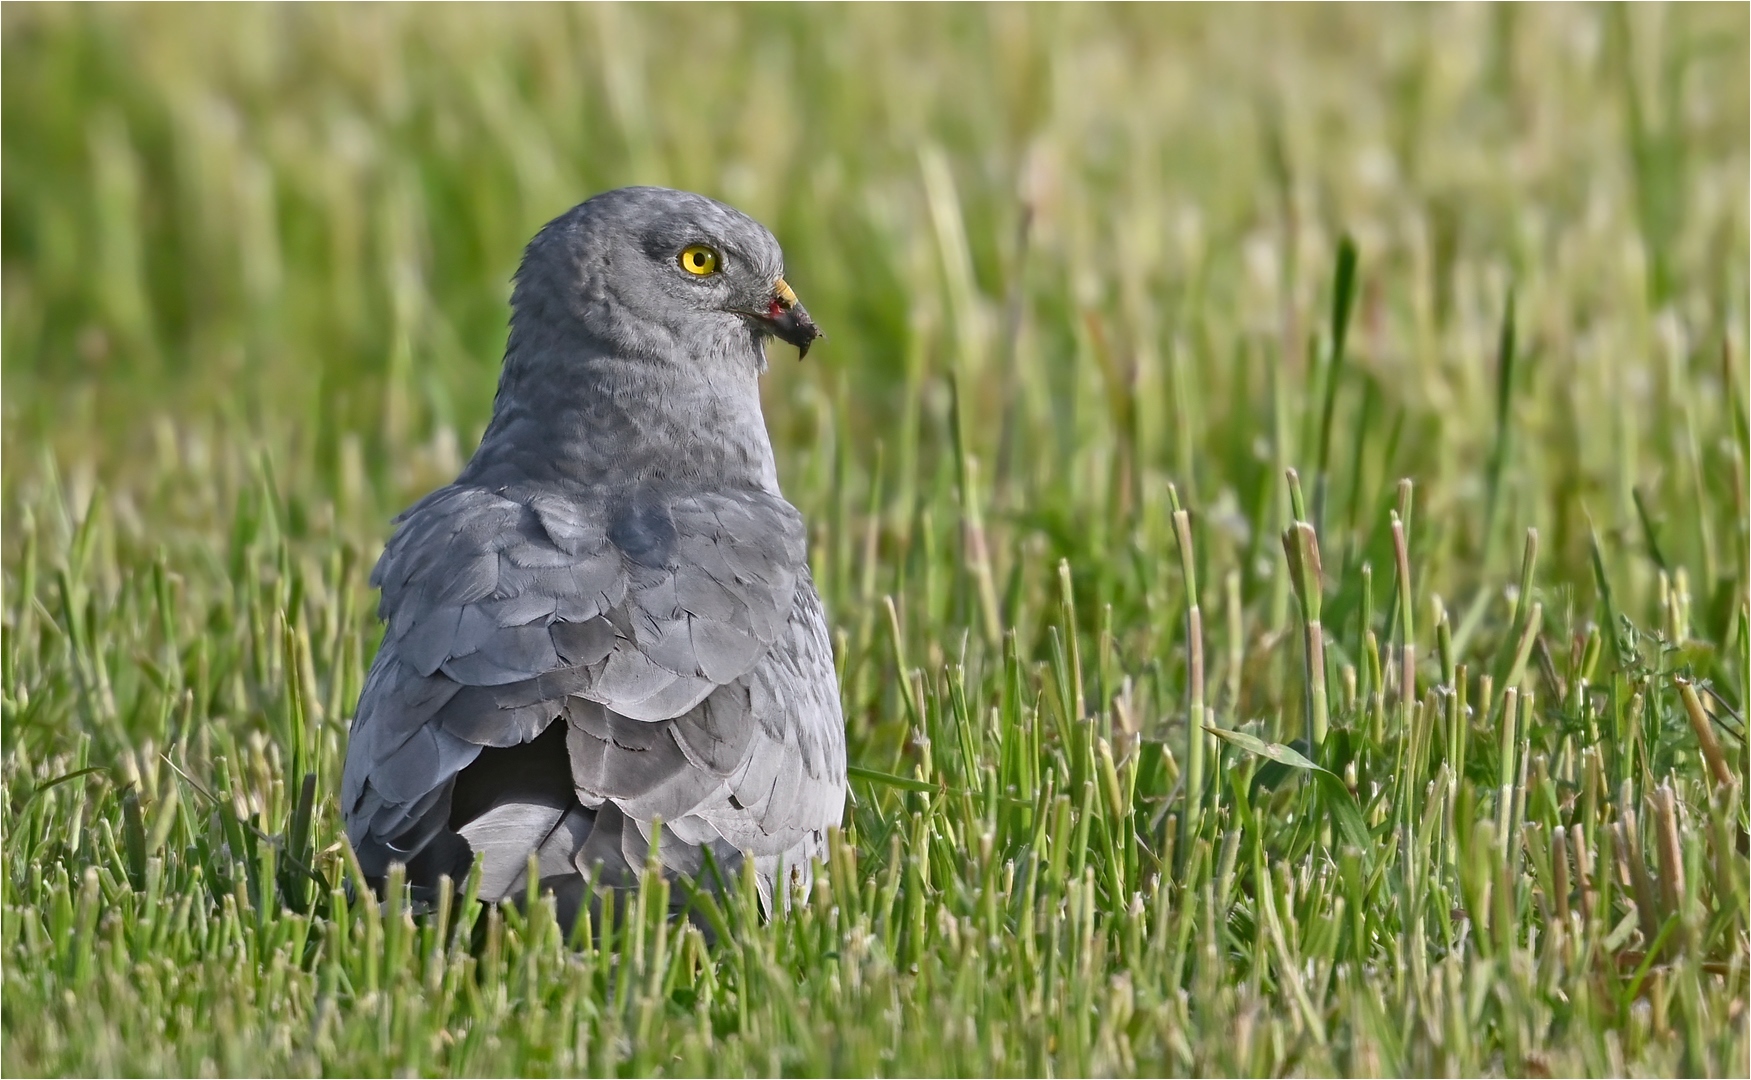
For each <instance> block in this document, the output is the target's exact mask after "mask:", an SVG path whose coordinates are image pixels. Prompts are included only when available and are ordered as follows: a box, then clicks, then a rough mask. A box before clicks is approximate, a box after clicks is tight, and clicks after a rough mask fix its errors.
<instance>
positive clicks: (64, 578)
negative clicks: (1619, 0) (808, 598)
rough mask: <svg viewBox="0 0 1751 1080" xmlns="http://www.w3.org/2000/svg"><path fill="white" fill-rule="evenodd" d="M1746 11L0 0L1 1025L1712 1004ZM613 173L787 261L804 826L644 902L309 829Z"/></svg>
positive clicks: (1047, 1051)
mask: <svg viewBox="0 0 1751 1080" xmlns="http://www.w3.org/2000/svg"><path fill="white" fill-rule="evenodd" d="M1747 38H1748V35H1747V27H1746V15H1745V11H1744V9H1743V8H1742V7H1741V8H1700V9H1699V8H1691V7H1683V8H1673V9H1670V10H1667V9H1643V8H1632V9H1618V8H1613V9H1595V8H1529V9H1520V8H1515V9H1509V8H1464V9H1461V8H1433V9H1391V10H1373V9H1370V10H1367V11H1362V10H1335V9H1311V10H1306V9H1296V10H1276V9H1270V10H1245V11H1232V10H1229V9H1220V10H1200V11H1188V10H1175V9H1106V8H1032V9H1018V8H1009V7H1001V6H999V7H991V8H979V9H970V8H940V9H936V8H933V9H916V8H907V9H897V8H882V7H873V6H872V7H858V8H849V9H838V8H809V7H799V8H782V9H757V10H741V9H723V8H713V9H694V8H682V9H672V8H652V9H642V8H632V9H622V8H617V7H588V8H582V9H567V10H558V9H543V8H531V9H520V10H510V9H504V8H493V9H490V11H489V10H487V9H480V8H467V7H461V8H436V7H415V8H389V7H383V8H370V9H365V8H327V9H311V8H298V9H289V8H287V9H282V8H222V9H199V10H196V9H191V8H174V7H173V8H31V9H29V10H25V9H21V8H16V7H9V8H8V9H7V11H6V13H5V18H4V61H5V62H4V69H3V75H0V79H3V80H4V95H3V101H4V104H3V106H0V108H3V110H4V173H5V185H4V195H3V221H0V236H3V249H4V315H5V318H4V363H5V368H4V371H5V397H4V416H5V429H4V452H5V455H6V460H5V468H4V473H3V487H4V493H3V494H4V499H3V506H4V514H5V528H4V540H3V544H0V550H3V555H4V592H5V598H4V633H3V636H0V641H3V648H0V705H3V708H4V716H3V727H0V751H3V759H0V778H3V781H4V787H5V801H4V810H3V811H0V813H3V817H0V827H3V830H4V849H3V850H4V863H5V866H4V874H3V875H0V889H3V895H0V900H3V904H4V908H3V916H4V917H3V919H0V957H3V960H0V963H3V966H4V998H3V1003H0V1018H3V1034H4V1047H3V1056H0V1064H3V1067H4V1069H5V1071H6V1072H7V1073H9V1074H13V1075H26V1074H36V1075H49V1074H63V1075H64V1074H146V1073H171V1074H190V1075H193V1074H228V1075H242V1074H269V1073H271V1074H312V1073H317V1072H323V1073H330V1074H349V1073H350V1074H377V1073H389V1072H395V1073H405V1074H446V1075H447V1074H527V1075H546V1074H577V1073H586V1072H587V1073H593V1074H619V1075H629V1076H630V1075H645V1074H651V1073H696V1074H720V1075H721V1074H742V1073H779V1072H783V1073H828V1074H845V1075H850V1074H872V1073H884V1074H908V1073H924V1074H943V1075H949V1074H953V1075H1008V1074H1032V1075H1046V1074H1048V1073H1049V1074H1055V1075H1071V1074H1092V1073H1174V1074H1186V1073H1200V1074H1209V1073H1273V1074H1274V1073H1291V1072H1292V1073H1308V1074H1323V1073H1346V1074H1359V1075H1368V1074H1433V1073H1443V1074H1447V1073H1465V1074H1470V1073H1512V1074H1530V1075H1540V1074H1582V1073H1585V1074H1611V1075H1627V1074H1632V1073H1633V1074H1642V1073H1648V1074H1672V1073H1683V1074H1688V1075H1704V1074H1708V1075H1720V1074H1733V1073H1738V1074H1741V1075H1742V1074H1744V1073H1745V1072H1746V1071H1747V1070H1748V1068H1751V1063H1748V1059H1747V1053H1748V1049H1747V1047H1748V1043H1747V1038H1746V1023H1747V1016H1746V996H1747V962H1748V955H1747V936H1746V935H1747V925H1746V922H1747V904H1748V896H1747V855H1746V841H1745V837H1746V827H1747V812H1746V800H1745V788H1744V784H1745V776H1746V773H1747V749H1746V745H1747V744H1746V738H1745V726H1744V716H1745V698H1744V695H1745V685H1746V672H1747V667H1748V664H1751V653H1748V649H1751V645H1748V634H1747V621H1748V612H1747V559H1748V555H1747V509H1746V487H1747V477H1746V472H1745V467H1746V458H1747V445H1748V441H1747V421H1746V374H1745V362H1744V347H1745V341H1746V303H1745V301H1746V287H1747V273H1746V259H1747V241H1746V227H1747V211H1746V197H1745V187H1744V176H1745V170H1746V161H1747V154H1746V135H1745V132H1746V127H1747V124H1746V106H1745V98H1744V95H1743V94H1742V93H1738V92H1737V91H1735V90H1732V89H1731V88H1733V87H1737V88H1739V89H1740V90H1742V89H1743V86H1744V85H1745V78H1746V49H1747ZM700 57H711V58H713V59H712V62H711V63H696V62H694V61H695V60H696V59H698V58H700ZM1722 87H1726V88H1728V89H1726V90H1722V89H1721V88H1722ZM634 181H660V182H665V183H670V184H673V185H676V186H682V187H691V188H696V189H699V190H705V191H709V192H712V193H714V194H718V195H721V196H724V197H726V198H729V199H731V200H732V201H735V202H736V203H738V204H739V205H741V206H743V207H744V208H745V209H747V210H748V211H750V212H751V213H753V214H755V215H756V216H757V217H760V218H762V219H763V220H765V221H766V222H768V223H769V224H770V225H772V226H773V228H774V229H775V231H776V232H777V234H778V235H779V236H780V238H781V239H782V240H783V242H784V243H785V245H786V248H787V251H788V254H789V262H790V264H791V265H790V274H791V276H792V280H794V281H795V282H796V284H797V285H798V287H799V289H800V290H801V291H802V293H803V295H804V296H805V298H806V299H807V301H808V303H809V305H810V310H811V311H816V312H818V313H819V317H820V320H821V322H822V325H824V326H827V327H829V328H830V332H831V333H832V335H833V337H832V340H831V342H830V343H829V345H828V346H827V347H824V348H822V349H819V350H817V351H816V354H815V355H813V356H811V358H810V360H809V361H808V362H807V363H806V364H803V365H796V364H794V363H791V362H790V361H789V360H788V357H787V356H786V355H783V354H782V352H775V354H774V365H773V370H772V372H771V373H770V374H769V375H768V377H767V379H766V386H765V392H766V395H767V407H768V417H769V422H770V424H771V426H772V428H773V434H774V441H775V444H776V447H777V449H778V452H779V455H780V460H781V470H780V471H781V474H782V476H783V477H784V481H785V490H786V492H787V494H788V495H789V497H790V498H791V499H792V500H793V501H794V502H796V503H797V504H798V505H799V506H800V507H801V508H802V509H803V511H804V513H805V515H806V516H807V518H808V519H809V521H810V522H811V523H812V524H813V526H814V530H815V531H814V536H813V547H812V558H813V562H814V567H815V577H816V580H817V581H818V582H819V584H820V587H821V591H822V593H823V595H824V597H825V598H826V601H827V605H828V609H829V611H830V612H831V615H832V617H833V619H834V634H835V643H836V647H837V656H838V661H839V665H840V678H841V683H842V687H843V692H844V699H845V703H846V710H847V716H848V721H849V726H850V737H851V761H852V764H853V782H852V802H851V805H850V807H849V808H848V811H847V814H846V818H845V827H844V830H843V831H842V832H841V833H840V834H838V835H837V836H836V837H835V839H834V842H833V845H832V850H831V853H830V856H829V858H828V859H827V860H826V862H825V865H824V866H823V867H822V872H821V873H820V874H819V875H818V876H817V878H816V884H815V886H814V888H813V890H812V892H810V893H809V894H807V895H804V896H799V897H797V898H796V902H795V905H794V908H793V910H792V911H791V912H790V914H789V915H788V916H786V917H783V918H779V919H775V920H772V921H769V922H762V921H761V919H760V918H759V916H758V911H757V905H756V902H755V901H754V899H753V891H752V888H751V885H750V884H749V883H748V882H735V883H732V887H731V888H729V889H728V890H727V891H726V892H725V893H724V894H722V895H721V896H720V897H718V898H717V900H716V901H705V902H706V903H708V904H709V906H710V909H711V913H712V914H711V917H712V919H713V920H714V921H715V922H716V923H717V924H718V925H719V927H720V929H721V931H722V934H721V942H720V943H719V944H717V945H716V946H712V947H708V946H707V945H706V943H705V941H704V939H703V938H702V937H701V935H700V934H699V932H698V931H697V930H695V929H693V928H692V927H690V926H686V925H680V924H675V923H671V922H669V921H667V920H666V919H665V918H664V917H663V914H662V913H663V912H664V911H666V908H667V903H666V896H665V891H666V890H667V889H668V888H670V887H671V886H668V885H666V884H665V883H663V882H662V881H661V880H660V879H658V878H657V877H655V876H654V875H652V876H650V877H649V878H648V879H647V880H646V882H645V884H644V887H643V888H642V890H641V891H640V892H639V894H638V896H637V898H636V901H635V903H634V904H633V905H632V907H631V910H630V912H629V914H628V916H627V918H626V919H625V920H624V921H622V922H620V923H619V924H617V925H609V926H601V927H588V928H586V927H580V928H579V931H578V933H577V934H575V935H574V938H575V940H573V941H570V942H567V941H564V940H562V939H561V935H560V932H559V930H558V928H557V926H556V924H555V921H554V918H553V912H552V908H551V904H550V903H549V902H547V901H543V900H541V899H540V898H532V902H531V903H530V904H529V905H528V906H527V910H526V911H519V910H518V909H516V908H514V907H506V908H503V909H500V908H491V909H489V908H485V907H483V906H481V905H479V904H476V903H474V902H473V900H472V899H471V894H469V893H466V892H465V894H464V896H463V897H462V898H460V899H458V900H457V902H455V903H453V904H446V905H443V906H441V907H440V908H439V909H438V910H437V911H435V912H432V913H430V914H428V915H423V916H421V917H419V918H417V919H416V918H414V917H413V916H412V915H410V914H409V913H408V912H407V911H406V910H404V909H403V908H401V907H399V906H397V905H395V904H390V905H387V906H383V907H380V906H378V905H375V904H370V903H364V902H359V901H356V900H353V901H349V891H348V890H347V888H346V883H347V882H348V880H349V879H356V877H357V869H356V866H355V865H354V864H353V863H352V861H351V859H350V856H349V854H348V852H347V851H346V849H345V846H344V843H343V842H342V839H341V837H342V834H341V830H340V827H339V823H338V821H337V815H336V807H335V805H334V792H335V790H336V788H337V783H338V775H339V767H340V761H341V756H342V750H343V747H344V737H345V731H346V725H347V722H348V718H349V710H350V709H351V708H352V706H353V703H354V701H355V700H356V697H357V693H358V689H359V685H360V681H361V678H362V675H363V672H364V670H365V668H366V665H367V664H368V662H369V659H370V657H371V654H372V651H373V648H374V644H375V640H376V636H377V634H378V633H379V629H378V627H377V625H376V622H375V619H374V618H373V604H374V597H373V594H372V593H371V591H370V590H369V588H368V586H367V584H366V580H365V579H366V575H367V574H368V572H369V569H370V565H371V562H372V560H373V559H374V557H375V553H376V551H377V550H378V549H379V546H380V544H381V542H382V540H383V538H384V536H385V535H386V532H387V525H386V521H387V519H388V517H389V516H390V515H391V514H393V513H394V512H395V511H397V510H398V509H400V508H401V507H402V506H403V505H405V504H406V503H407V502H409V501H411V499H412V498H414V497H416V496H417V495H419V494H420V493H422V492H423V491H424V490H426V489H428V488H429V487H431V486H433V485H435V484H437V483H441V482H443V481H444V480H447V479H448V477H449V475H450V474H451V471H452V470H453V469H454V468H455V467H456V465H457V463H458V460H459V458H460V456H461V455H463V454H464V453H465V452H466V448H467V447H468V446H469V445H471V439H472V438H473V437H474V436H475V435H476V434H477V433H478V431H479V430H480V428H481V426H482V424H483V423H484V420H485V416H486V411H487V409H488V406H489V403H490V392H491V386H492V382H493V374H494V369H495V366H496V357H497V353H498V350H499V349H500V347H501V345H502V335H503V332H504V330H503V319H504V300H505V298H506V293H507V288H508V285H507V279H508V276H509V271H510V269H511V267H512V265H513V261H514V259H515V257H516V254H517V251H518V249H519V245H520V244H521V243H522V241H523V239H525V238H526V237H527V235H528V234H529V233H530V232H531V231H532V230H533V229H534V228H535V227H536V226H538V225H539V224H540V223H541V222H542V221H543V220H545V219H546V218H547V217H549V216H551V215H552V214H553V213H555V212H557V211H558V210H560V209H563V208H564V207H566V206H569V205H570V204H571V203H573V202H575V201H576V200H577V199H578V198H580V197H582V196H583V195H584V194H587V193H588V192H590V191H594V190H598V189H601V188H604V187H608V186H613V185H615V184H619V183H626V182H634ZM592 934H595V935H598V936H599V940H598V941H596V942H595V943H593V944H592V943H591V940H590V939H591V936H592Z"/></svg>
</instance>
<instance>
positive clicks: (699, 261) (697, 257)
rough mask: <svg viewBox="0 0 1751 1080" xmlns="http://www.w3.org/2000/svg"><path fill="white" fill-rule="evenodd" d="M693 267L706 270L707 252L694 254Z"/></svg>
mask: <svg viewBox="0 0 1751 1080" xmlns="http://www.w3.org/2000/svg"><path fill="white" fill-rule="evenodd" d="M693 265H694V266H696V267H699V268H700V269H704V268H705V252H703V251H695V252H694V253H693Z"/></svg>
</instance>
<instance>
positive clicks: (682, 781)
mask: <svg viewBox="0 0 1751 1080" xmlns="http://www.w3.org/2000/svg"><path fill="white" fill-rule="evenodd" d="M769 336H775V337H778V338H780V339H782V340H784V341H787V342H789V343H791V344H793V345H795V346H796V347H797V348H798V350H799V351H800V352H801V353H805V354H806V353H807V352H808V349H809V346H810V345H811V344H812V343H813V342H814V340H815V339H816V338H817V337H819V336H821V334H820V331H819V330H818V329H817V328H816V327H815V324H814V321H813V320H811V319H810V318H809V315H808V312H806V311H805V310H804V309H803V306H802V305H801V304H800V303H798V302H797V298H796V294H795V293H794V292H792V291H791V288H790V286H789V285H787V284H786V283H785V281H784V277H783V256H782V253H781V251H780V250H779V247H778V242H777V241H776V240H774V239H773V237H772V234H771V233H770V232H768V231H767V230H766V229H765V228H764V227H763V226H761V225H760V224H759V223H758V222H756V221H754V220H753V219H752V218H749V217H748V216H747V215H745V214H742V213H740V212H739V211H737V210H734V209H732V208H731V207H728V206H725V205H724V204H722V203H720V202H716V201H714V200H712V199H708V198H705V197H704V196H701V195H694V194H689V193H686V192H680V191H671V190H668V189H665V188H652V187H639V188H623V189H620V190H618V191H610V192H607V193H604V194H601V195H597V196H596V197H594V198H592V199H590V200H588V201H587V202H584V203H582V204H581V205H579V206H577V207H575V208H573V209H572V210H571V211H569V212H567V213H565V214H563V215H561V216H560V217H558V218H556V219H554V220H553V221H552V222H549V223H548V225H547V226H546V227H545V228H543V229H542V230H541V231H540V233H538V234H537V235H536V237H535V239H534V240H532V241H530V243H529V246H528V248H527V249H526V250H525V252H524V254H523V262H522V265H521V267H520V268H519V269H518V271H517V275H516V282H515V287H514V289H513V291H512V294H511V331H510V340H509V343H508V344H507V346H506V349H505V359H504V367H503V370H502V373H501V374H500V377H499V386H498V396H497V397H496V398H495V399H494V402H493V415H492V422H491V424H490V425H489V426H488V427H487V429H486V434H485V435H484V437H483V438H482V439H481V442H480V447H479V449H477V450H476V451H475V453H474V457H473V459H472V460H470V461H469V462H468V465H467V466H466V467H465V468H464V469H463V470H462V473H461V475H460V476H458V477H457V478H456V480H455V482H454V483H452V484H450V485H449V486H447V487H444V488H440V489H439V490H437V491H434V492H432V493H431V494H430V495H428V496H426V497H425V498H424V499H421V500H420V501H419V502H418V503H416V504H414V506H413V507H412V508H411V509H409V510H408V511H407V512H406V513H404V514H402V515H401V517H399V518H397V519H396V520H397V522H398V523H399V525H398V528H397V529H396V531H395V534H394V536H393V538H392V539H391V540H390V541H389V544H388V546H387V547H386V548H385V549H384V552H383V556H382V558H381V559H380V560H379V561H378V563H377V568H376V570H375V572H374V573H373V574H372V577H371V581H372V584H373V585H375V586H377V587H378V588H379V589H381V590H382V603H381V606H380V607H379V615H380V617H381V618H382V619H383V620H384V621H385V622H386V623H387V627H386V629H385V632H384V637H383V644H382V647H381V648H380V649H379V650H378V653H377V659H376V662H375V663H374V664H373V665H372V667H371V672H370V675H369V676H368V677H367V678H366V680H365V688H364V692H363V694H362V695H361V696H360V699H359V707H358V712H357V716H356V717H355V719H354V721H353V726H352V733H351V736H350V738H349V741H348V745H347V760H346V771H345V776H344V778H343V781H342V787H341V800H342V811H343V813H344V816H345V819H346V827H347V836H348V837H349V838H350V839H351V841H352V843H353V846H354V848H355V849H356V850H357V852H358V856H359V861H360V863H361V864H362V866H363V868H364V870H365V873H366V875H367V877H370V878H372V879H374V880H378V881H380V880H381V878H382V876H383V875H385V874H386V873H387V872H388V868H389V866H390V864H391V863H392V862H399V863H402V864H405V866H406V867H407V878H408V881H409V882H410V883H411V884H413V885H414V886H415V887H416V888H418V889H431V888H432V887H434V886H435V885H436V884H437V882H438V879H439V877H440V876H442V875H446V874H447V875H449V876H450V878H451V880H452V881H455V882H460V881H462V880H463V879H464V878H465V877H466V876H467V874H468V872H469V869H470V867H471V865H472V864H473V862H474V860H475V859H476V858H477V857H478V858H480V859H481V860H483V866H482V871H481V885H480V896H481V898H482V899H483V900H488V901H496V900H500V899H504V898H507V897H516V896H520V895H523V893H524V891H525V890H526V889H527V887H528V882H527V873H528V867H529V863H530V857H531V855H533V856H534V858H535V860H536V862H537V863H538V865H539V872H540V881H539V887H540V888H541V889H542V890H551V891H553V892H554V894H555V896H556V898H557V903H558V906H559V910H560V915H561V918H562V921H564V922H565V923H566V924H568V925H569V924H570V923H571V922H572V921H573V920H574V919H575V916H576V913H577V911H578V908H579V905H580V904H581V903H584V902H587V900H588V898H589V896H590V888H591V887H592V886H591V885H589V884H587V883H589V882H593V883H594V884H595V885H608V886H614V887H625V886H627V885H630V884H632V883H633V882H635V881H636V874H637V872H638V871H639V870H640V869H641V868H642V867H643V866H644V865H645V863H646V860H647V859H648V858H649V856H650V851H651V848H652V847H653V846H655V847H656V849H657V857H658V859H659V861H660V863H661V865H662V867H663V869H664V871H665V873H668V874H670V875H674V874H679V873H686V874H693V875H699V874H701V872H702V870H703V869H704V868H705V866H706V853H707V852H709V853H710V855H711V857H712V858H713V859H715V861H716V864H717V866H718V867H720V868H722V870H723V871H724V872H725V874H726V875H727V874H728V873H729V872H731V871H734V870H735V869H736V868H737V867H738V866H739V865H740V863H741V861H742V859H743V858H744V856H745V857H747V858H751V859H753V861H754V867H755V870H756V875H757V880H758V882H759V888H760V891H761V896H762V900H763V902H764V904H765V906H766V908H767V910H769V911H770V910H772V905H773V903H774V901H775V900H777V902H779V903H780V904H782V890H783V888H784V886H785V884H786V883H787V882H789V881H791V880H792V875H793V874H800V875H804V876H805V877H806V875H807V873H808V868H809V859H810V857H811V856H814V855H816V854H818V853H820V852H822V850H823V846H824V842H825V835H826V830H827V829H828V828H829V827H830V826H832V825H835V824H837V823H838V822H839V820H840V816H841V814H842V813H843V810H844V805H845V725H844V719H843V717H842V716H841V713H840V706H839V693H838V683H837V679H836V677H835V674H834V668H833V655H832V646H831V644H830V642H829V638H828V634H827V623H826V618H825V615H824V613H823V611H822V608H821V599H820V596H819V595H818V594H817V593H816V591H815V585H814V581H813V580H812V579H811V577H810V576H809V567H808V562H807V558H806V551H805V535H804V527H803V521H802V517H801V515H799V514H798V513H797V511H796V508H795V507H793V506H791V505H790V503H788V502H786V501H785V499H784V496H783V495H782V494H781V493H780V492H779V488H778V475H777V471H776V469H775V468H774V464H773V458H772V446H771V443H770V441H769V439H768V437H767V433H766V427H765V421H764V419H763V417H762V415H761V411H760V396H759V376H760V374H761V373H762V372H763V371H764V370H765V368H766V357H765V351H764V342H765V339H766V338H767V337H769ZM659 834H660V835H659ZM775 894H776V895H775Z"/></svg>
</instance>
